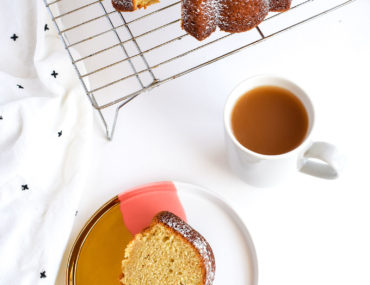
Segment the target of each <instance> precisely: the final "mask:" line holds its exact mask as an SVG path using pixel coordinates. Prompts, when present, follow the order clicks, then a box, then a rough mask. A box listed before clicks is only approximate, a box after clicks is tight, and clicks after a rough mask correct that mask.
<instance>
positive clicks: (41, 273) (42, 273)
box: [40, 270, 46, 278]
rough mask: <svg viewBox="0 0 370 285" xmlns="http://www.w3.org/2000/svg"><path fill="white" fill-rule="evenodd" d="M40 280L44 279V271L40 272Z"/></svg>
mask: <svg viewBox="0 0 370 285" xmlns="http://www.w3.org/2000/svg"><path fill="white" fill-rule="evenodd" d="M40 278H46V271H45V270H44V271H42V272H40Z"/></svg>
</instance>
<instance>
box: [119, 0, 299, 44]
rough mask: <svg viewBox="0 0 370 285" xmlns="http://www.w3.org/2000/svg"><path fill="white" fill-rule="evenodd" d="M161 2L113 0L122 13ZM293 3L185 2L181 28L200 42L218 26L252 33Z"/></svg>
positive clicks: (247, 0) (255, 0)
mask: <svg viewBox="0 0 370 285" xmlns="http://www.w3.org/2000/svg"><path fill="white" fill-rule="evenodd" d="M158 2H159V0H112V4H113V7H114V8H115V9H116V10H118V11H121V12H123V11H134V10H136V9H137V8H142V7H144V8H146V7H147V6H149V5H151V4H154V3H158ZM291 2H292V1H291V0H181V26H182V28H183V29H184V30H185V31H186V32H188V33H189V34H190V35H192V36H193V37H195V38H196V39H198V40H200V41H201V40H204V39H205V38H207V37H208V36H209V35H210V34H212V33H213V32H214V31H215V30H216V28H217V27H219V28H220V30H222V31H225V32H230V33H240V32H245V31H248V30H250V29H252V28H254V27H256V26H257V25H258V24H260V23H261V22H262V21H263V20H264V19H265V17H266V15H267V14H268V12H269V11H272V12H282V11H286V10H288V9H289V8H290V5H291Z"/></svg>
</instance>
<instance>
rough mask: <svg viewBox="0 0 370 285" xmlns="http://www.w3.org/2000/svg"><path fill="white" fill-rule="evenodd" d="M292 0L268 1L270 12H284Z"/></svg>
mask: <svg viewBox="0 0 370 285" xmlns="http://www.w3.org/2000/svg"><path fill="white" fill-rule="evenodd" d="M291 4H292V0H270V11H272V12H284V11H286V10H289V9H290V5H291Z"/></svg>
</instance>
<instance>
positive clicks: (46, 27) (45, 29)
mask: <svg viewBox="0 0 370 285" xmlns="http://www.w3.org/2000/svg"><path fill="white" fill-rule="evenodd" d="M48 30H50V29H49V27H48V24H45V26H44V31H45V32H46V31H48Z"/></svg>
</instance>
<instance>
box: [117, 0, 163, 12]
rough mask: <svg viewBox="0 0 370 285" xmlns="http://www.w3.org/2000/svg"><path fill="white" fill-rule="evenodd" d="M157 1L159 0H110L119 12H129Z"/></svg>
mask: <svg viewBox="0 0 370 285" xmlns="http://www.w3.org/2000/svg"><path fill="white" fill-rule="evenodd" d="M155 3H159V0H112V5H113V7H114V8H115V9H116V10H117V11H120V12H130V11H135V10H136V9H138V8H139V9H140V8H146V7H148V6H149V5H152V4H155Z"/></svg>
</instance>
